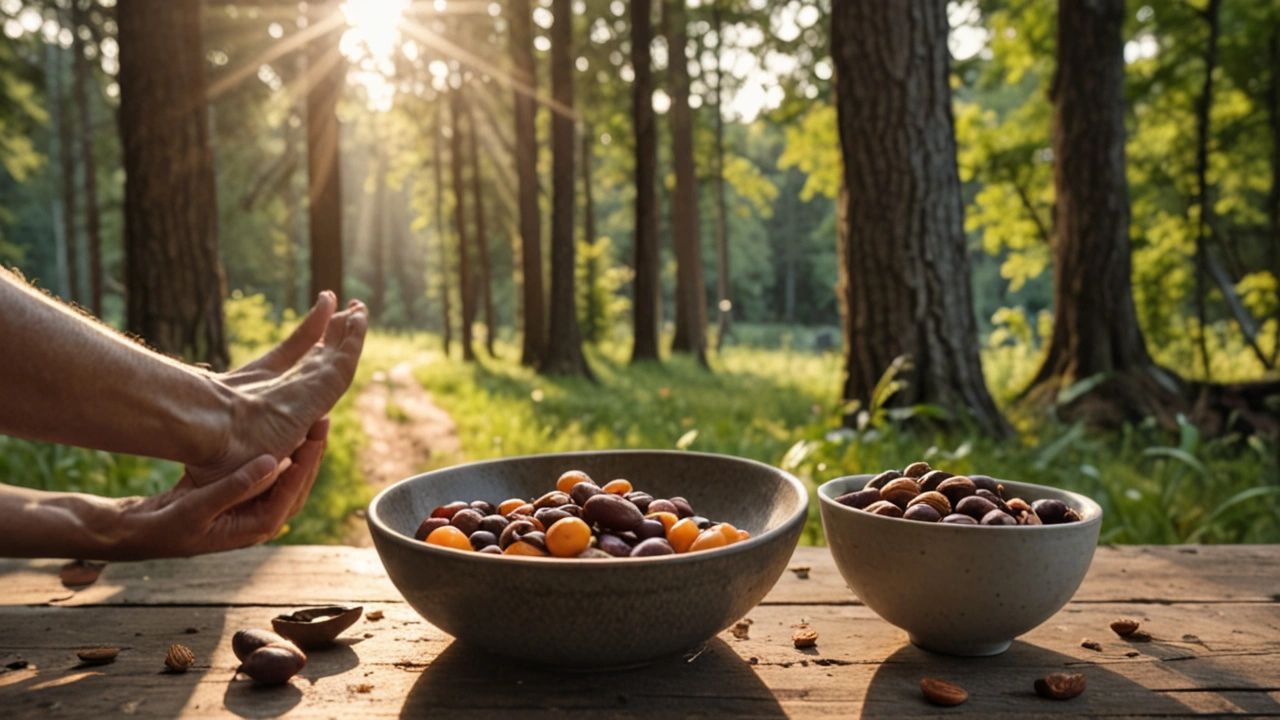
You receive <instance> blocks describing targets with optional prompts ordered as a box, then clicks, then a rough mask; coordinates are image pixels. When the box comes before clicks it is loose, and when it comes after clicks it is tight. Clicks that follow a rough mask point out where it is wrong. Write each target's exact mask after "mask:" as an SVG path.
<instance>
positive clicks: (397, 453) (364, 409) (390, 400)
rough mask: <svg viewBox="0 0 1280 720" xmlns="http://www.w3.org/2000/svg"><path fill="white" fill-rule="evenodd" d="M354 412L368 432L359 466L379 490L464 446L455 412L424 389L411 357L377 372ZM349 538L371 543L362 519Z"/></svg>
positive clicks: (357, 402)
mask: <svg viewBox="0 0 1280 720" xmlns="http://www.w3.org/2000/svg"><path fill="white" fill-rule="evenodd" d="M356 412H357V414H358V415H359V416H360V425H361V427H362V428H363V429H364V433H365V435H366V436H367V437H368V443H367V444H366V445H365V447H364V449H363V451H362V452H361V453H360V467H361V469H362V470H363V471H364V476H365V479H367V480H368V481H369V484H370V485H372V486H373V488H374V490H375V491H376V490H381V489H382V488H384V487H386V486H387V485H390V484H391V483H394V482H397V481H399V480H403V479H404V478H407V477H409V476H411V475H416V474H417V473H420V472H422V470H423V469H424V468H425V467H426V466H427V464H428V463H429V462H430V460H431V458H432V457H433V456H436V455H442V454H443V455H448V454H451V453H455V452H457V451H458V450H459V449H460V444H459V441H458V429H457V426H456V425H455V424H454V422H453V418H451V417H449V414H448V413H447V412H445V411H444V410H441V409H440V407H439V406H437V405H436V404H435V402H434V401H433V400H432V398H431V393H429V392H427V391H426V390H425V389H423V387H422V385H421V384H420V383H419V382H418V380H417V378H415V377H414V376H413V365H412V364H410V363H407V362H405V363H400V364H399V365H396V366H395V367H393V368H391V371H390V372H387V373H382V372H377V373H374V375H373V379H372V380H370V382H369V384H368V385H366V386H365V388H364V390H363V391H361V393H360V396H359V397H357V398H356ZM348 542H350V543H351V544H353V545H361V546H368V545H370V544H371V543H370V540H369V531H368V529H367V528H366V527H365V525H364V521H363V519H358V521H357V522H355V523H353V526H352V530H351V532H349V533H348Z"/></svg>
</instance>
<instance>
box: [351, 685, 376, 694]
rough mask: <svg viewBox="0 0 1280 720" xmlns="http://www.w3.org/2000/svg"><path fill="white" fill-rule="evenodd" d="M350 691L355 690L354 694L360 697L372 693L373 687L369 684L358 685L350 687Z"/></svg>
mask: <svg viewBox="0 0 1280 720" xmlns="http://www.w3.org/2000/svg"><path fill="white" fill-rule="evenodd" d="M351 689H352V690H355V691H356V692H358V693H360V694H362V695H363V694H366V693H370V692H373V686H372V685H370V684H369V683H360V684H359V685H352V686H351Z"/></svg>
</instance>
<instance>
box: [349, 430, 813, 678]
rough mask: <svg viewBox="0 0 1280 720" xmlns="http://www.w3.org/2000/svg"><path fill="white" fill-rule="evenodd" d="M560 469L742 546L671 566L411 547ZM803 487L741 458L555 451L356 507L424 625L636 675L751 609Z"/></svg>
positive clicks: (794, 538)
mask: <svg viewBox="0 0 1280 720" xmlns="http://www.w3.org/2000/svg"><path fill="white" fill-rule="evenodd" d="M567 470H582V471H585V472H586V473H587V474H588V475H590V476H591V477H592V478H593V479H595V480H596V481H597V482H598V483H600V484H604V483H605V482H607V481H609V480H613V479H615V478H626V479H628V480H630V481H631V482H632V483H633V484H634V485H635V488H636V489H637V490H643V491H645V492H648V493H650V494H652V495H653V496H654V497H655V498H662V497H673V496H682V497H684V498H686V499H688V500H689V503H690V504H691V505H692V506H693V508H694V510H695V511H697V512H698V513H699V514H700V515H702V516H703V517H707V518H710V519H712V520H714V521H718V522H729V523H732V524H733V525H734V526H735V527H738V528H741V529H744V530H747V531H748V532H750V533H751V538H750V539H748V540H744V541H742V542H738V543H735V544H733V545H729V546H728V547H725V548H721V549H717V550H708V551H704V552H697V553H688V554H684V555H669V556H665V557H647V558H615V559H609V560H577V559H556V558H531V557H514V556H505V555H485V554H481V553H476V552H466V551H462V550H454V549H450V548H442V547H437V546H433V545H427V544H426V543H423V542H419V541H417V540H414V539H413V534H414V531H415V530H416V529H417V528H418V524H419V523H421V522H422V519H423V518H425V517H427V516H428V515H429V514H430V513H431V510H432V509H433V508H435V507H437V506H439V505H444V504H446V503H449V502H453V501H456V500H465V501H468V502H470V501H473V500H486V501H488V502H491V503H494V504H497V503H499V502H501V501H503V500H506V499H508V498H512V497H521V498H535V497H538V496H540V495H542V494H544V493H546V492H547V491H549V490H551V489H553V488H554V487H555V482H556V479H557V478H559V477H560V475H561V474H562V473H564V472H565V471H567ZM808 506H809V497H808V493H807V492H806V491H805V488H804V485H802V484H801V483H800V481H799V480H796V479H795V478H794V477H792V476H791V475H790V474H788V473H786V472H783V471H781V470H778V469H777V468H772V467H769V466H767V465H763V464H761V463H757V462H753V461H751V460H742V459H739V458H732V457H725V456H719V455H704V454H700V453H689V452H668V451H658V450H635V451H610V452H592V453H565V454H557V455H535V456H529V457H516V458H507V459H504V460H492V461H487V462H477V463H470V464H466V465H459V466H456V467H451V468H446V469H444V470H437V471H435V472H429V473H426V474H424V475H418V476H417V477H413V478H409V479H408V480H403V481H401V482H399V483H396V484H395V485H392V486H391V487H389V488H387V489H386V490H383V491H382V492H381V493H379V494H378V496H377V497H376V498H374V500H373V502H372V503H370V505H369V511H368V521H369V530H370V531H371V532H372V534H373V541H374V545H375V546H376V547H377V550H378V555H379V557H380V558H381V559H382V564H383V566H385V567H386V570H387V575H388V576H390V578H391V581H392V582H393V583H394V584H395V586H396V588H397V589H398V590H399V591H400V593H401V594H403V595H404V597H405V600H407V601H408V602H409V604H410V605H411V606H412V607H413V608H414V610H417V611H418V613H419V614H421V615H422V617H424V618H426V619H427V621H429V622H430V623H431V624H433V625H435V626H436V627H438V628H440V629H441V630H444V631H445V632H447V633H449V634H450V635H453V636H454V637H456V638H458V639H459V640H462V641H465V642H469V643H472V644H474V645H477V646H479V647H481V648H483V649H485V650H488V651H490V652H493V653H497V654H501V655H507V656H510V657H513V658H516V659H518V660H523V661H527V662H531V663H535V664H541V665H549V666H554V667H558V668H566V669H577V670H582V669H603V668H616V667H626V666H631V665H640V664H645V663H648V662H651V661H653V660H656V659H658V658H660V657H663V656H665V655H671V654H675V653H679V652H681V651H684V650H686V649H688V648H691V647H694V646H696V645H698V644H699V643H701V642H703V641H705V640H707V639H709V638H711V637H713V636H714V635H715V634H716V633H718V632H720V631H721V630H724V629H725V628H727V627H728V626H729V625H731V624H733V623H734V622H735V621H736V620H738V619H740V618H741V617H742V616H743V615H745V614H746V613H747V612H748V611H749V610H750V609H751V608H752V607H754V606H755V605H756V603H758V602H760V600H761V599H763V598H764V596H765V594H766V593H767V592H769V589H770V588H772V587H773V585H774V583H775V582H777V580H778V577H779V576H781V574H782V573H783V572H784V571H785V570H786V567H787V563H788V562H789V561H790V560H791V555H792V553H793V552H794V550H795V546H796V543H797V542H798V541H799V539H800V533H801V531H802V530H803V529H804V523H805V518H806V516H807V513H808Z"/></svg>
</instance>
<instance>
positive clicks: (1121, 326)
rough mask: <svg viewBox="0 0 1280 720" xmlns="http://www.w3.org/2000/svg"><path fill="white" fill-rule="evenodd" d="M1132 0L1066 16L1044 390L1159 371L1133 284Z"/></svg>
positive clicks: (1068, 8) (1071, 10)
mask: <svg viewBox="0 0 1280 720" xmlns="http://www.w3.org/2000/svg"><path fill="white" fill-rule="evenodd" d="M1124 7H1125V5H1124V0H1105V1H1103V2H1095V3H1079V2H1073V1H1071V0H1063V2H1060V3H1059V9H1058V37H1059V41H1060V44H1059V46H1058V69H1057V75H1056V78H1055V80H1054V90H1053V103H1054V111H1053V153H1054V158H1055V163H1054V172H1053V179H1054V193H1055V198H1056V200H1055V203H1056V206H1057V211H1056V222H1055V223H1054V238H1053V255H1054V264H1053V275H1054V278H1053V280H1054V323H1053V337H1052V339H1051V340H1050V343H1049V352H1048V354H1047V355H1046V357H1045V362H1044V365H1043V366H1042V367H1041V368H1040V372H1039V374H1038V375H1037V377H1036V380H1035V382H1036V383H1042V382H1046V381H1048V380H1050V379H1054V378H1057V379H1059V380H1060V381H1061V383H1065V384H1070V383H1072V382H1075V381H1077V380H1082V379H1085V378H1088V377H1091V376H1093V375H1096V374H1098V373H1114V372H1119V371H1127V370H1131V369H1134V368H1142V367H1147V366H1150V365H1152V361H1151V356H1150V355H1149V354H1148V353H1147V345H1146V342H1145V341H1144V339H1143V337H1142V330H1141V328H1140V326H1139V325H1138V316H1137V311H1136V310H1135V308H1134V302H1133V290H1132V286H1131V261H1130V247H1129V187H1128V183H1127V180H1126V178H1125V155H1124V143H1125V129H1124V44H1123V40H1122V38H1121V28H1122V25H1123V22H1124Z"/></svg>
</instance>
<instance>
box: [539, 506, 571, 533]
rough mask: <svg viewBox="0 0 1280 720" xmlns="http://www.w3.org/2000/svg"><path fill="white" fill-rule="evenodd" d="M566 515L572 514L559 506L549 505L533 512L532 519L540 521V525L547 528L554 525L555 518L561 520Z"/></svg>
mask: <svg viewBox="0 0 1280 720" xmlns="http://www.w3.org/2000/svg"><path fill="white" fill-rule="evenodd" d="M567 517H572V515H570V514H569V513H567V512H565V511H563V510H561V509H560V508H549V507H544V508H542V509H540V510H538V512H536V513H534V514H533V519H534V520H537V521H538V522H540V523H542V527H544V528H549V527H551V526H552V525H555V524H556V521H557V520H563V519H565V518H567Z"/></svg>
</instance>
